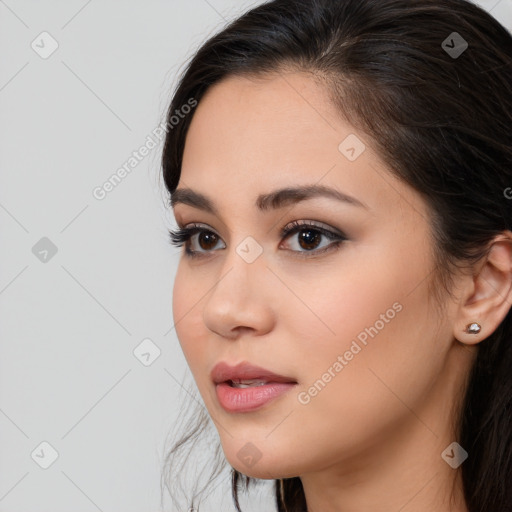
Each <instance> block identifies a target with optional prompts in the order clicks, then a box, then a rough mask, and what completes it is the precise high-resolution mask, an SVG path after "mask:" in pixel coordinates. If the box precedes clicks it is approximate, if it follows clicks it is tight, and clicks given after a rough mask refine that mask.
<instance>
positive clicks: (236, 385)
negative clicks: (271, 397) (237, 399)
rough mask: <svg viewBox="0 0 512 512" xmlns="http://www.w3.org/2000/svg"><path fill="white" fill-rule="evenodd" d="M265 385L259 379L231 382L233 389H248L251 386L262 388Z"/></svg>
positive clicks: (264, 382) (263, 381)
mask: <svg viewBox="0 0 512 512" xmlns="http://www.w3.org/2000/svg"><path fill="white" fill-rule="evenodd" d="M265 384H267V381H265V380H261V379H248V380H240V379H238V380H236V381H234V380H232V381H231V385H232V386H233V387H234V388H249V387H251V386H264V385H265Z"/></svg>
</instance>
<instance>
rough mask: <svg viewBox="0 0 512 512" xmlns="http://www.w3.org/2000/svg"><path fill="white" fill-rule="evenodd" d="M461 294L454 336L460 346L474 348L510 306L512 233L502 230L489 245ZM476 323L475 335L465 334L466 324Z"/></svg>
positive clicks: (495, 325) (511, 295) (487, 335)
mask: <svg viewBox="0 0 512 512" xmlns="http://www.w3.org/2000/svg"><path fill="white" fill-rule="evenodd" d="M482 260H483V261H480V262H479V263H478V264H477V266H476V268H475V272H474V273H473V275H471V276H468V277H467V278H466V279H467V286H466V287H465V289H464V292H463V294H462V295H461V297H460V298H461V301H460V305H459V310H458V313H457V317H456V321H455V324H454V333H453V334H454V336H455V338H456V339H457V340H459V341H460V342H461V343H464V344H467V345H474V344H476V343H479V342H480V341H482V340H484V339H485V338H487V337H489V336H490V335H491V334H492V333H493V332H494V331H495V330H496V329H497V327H498V326H499V325H500V323H501V322H502V321H503V319H504V318H505V316H506V315H507V313H508V311H509V309H510V307H511V305H512V232H511V231H508V230H507V231H504V232H503V233H501V234H499V235H497V236H496V237H495V238H494V240H493V241H492V242H491V244H490V249H489V251H488V254H487V256H486V257H484V258H483V259H482ZM474 322H477V323H478V324H480V326H481V330H480V331H479V332H478V333H476V334H475V333H468V332H467V331H466V327H467V326H468V324H472V323H474Z"/></svg>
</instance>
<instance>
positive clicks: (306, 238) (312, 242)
mask: <svg viewBox="0 0 512 512" xmlns="http://www.w3.org/2000/svg"><path fill="white" fill-rule="evenodd" d="M304 233H306V235H304ZM311 233H314V234H313V235H312V236H308V235H311ZM319 239H320V233H318V232H317V231H314V230H312V229H304V230H302V231H300V236H299V240H300V242H299V243H300V244H301V247H302V248H303V249H314V248H315V246H316V245H317V244H316V243H315V242H318V241H319ZM302 242H305V243H306V244H307V245H313V247H309V246H307V247H303V245H302Z"/></svg>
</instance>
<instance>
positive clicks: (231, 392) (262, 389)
mask: <svg viewBox="0 0 512 512" xmlns="http://www.w3.org/2000/svg"><path fill="white" fill-rule="evenodd" d="M294 386H296V384H295V383H292V382H270V383H268V384H264V385H263V386H252V387H248V388H234V387H231V386H230V385H229V384H228V383H227V382H221V383H220V384H217V385H216V386H215V388H216V391H217V398H218V399H219V402H220V405H221V406H222V407H223V408H224V409H225V410H226V411H228V412H248V411H254V410H255V409H259V408H260V407H263V406H264V405H265V404H267V403H268V402H270V401H271V400H274V399H275V398H277V397H279V396H281V395H283V394H284V393H286V392H287V391H289V390H290V389H291V388H293V387H294Z"/></svg>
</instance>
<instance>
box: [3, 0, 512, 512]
mask: <svg viewBox="0 0 512 512" xmlns="http://www.w3.org/2000/svg"><path fill="white" fill-rule="evenodd" d="M258 3H261V2H258V1H245V2H241V1H234V0H231V1H230V0H208V1H206V0H187V1H184V0H172V1H171V0H169V1H167V2H164V1H157V0H152V1H149V2H143V1H142V0H137V1H134V0H131V1H124V2H121V1H120V0H119V1H114V0H108V1H100V0H89V1H84V0H68V1H67V2H64V1H61V2H58V1H47V0H46V1H41V2H37V1H35V0H33V1H30V2H29V1H27V0H25V1H21V0H5V1H3V0H0V48H1V55H2V57H1V64H0V169H1V174H0V177H1V182H0V232H1V244H2V246H1V247H2V263H1V265H0V315H1V317H0V318H1V320H0V340H1V357H0V365H1V368H0V379H1V384H0V443H1V448H0V450H1V456H0V511H2V512H7V511H9V512H21V511H23V512H29V511H33V512H42V511H52V512H61V511H69V510H73V511H74V512H82V511H83V512H89V511H91V512H93V511H97V510H100V511H103V512H107V511H121V510H122V511H124V512H131V511H156V510H161V508H160V475H161V465H162V460H163V457H164V454H165V440H166V436H168V434H169V432H170V430H171V428H173V426H175V425H176V420H177V416H178V413H179V406H180V404H181V403H183V401H186V403H192V398H191V397H190V396H189V395H188V394H187V393H188V392H190V391H189V390H194V389H195V386H194V384H193V381H192V378H191V376H190V373H189V371H188V369H187V367H186V363H185V360H184V357H183V355H182V353H181V350H180V348H179V344H178V340H177V338H176V335H175V331H174V329H173V328H172V311H171V304H172V297H171V291H172V285H173V279H174V274H175V271H176V266H177V263H178V258H179V256H178V255H179V250H176V249H174V248H171V246H170V245H169V244H168V242H167V227H168V226H174V219H173V218H172V216H171V214H170V213H168V212H167V211H166V209H165V207H164V203H163V201H164V199H165V197H166V195H165V192H164V187H163V184H162V182H161V179H160V177H159V172H160V163H159V158H160V154H161V149H162V148H161V144H158V146H156V147H155V148H153V149H151V151H150V152H149V154H148V155H147V156H145V157H144V158H143V159H142V160H141V161H140V162H138V163H137V165H136V166H135V167H133V168H132V169H131V172H130V173H129V174H128V175H127V176H126V177H125V178H124V179H123V180H122V182H121V183H119V184H118V185H117V186H116V187H115V188H114V189H113V190H112V191H110V192H109V193H108V194H106V196H105V197H104V198H103V199H102V200H99V199H96V198H95V197H94V195H93V190H94V189H95V187H99V186H102V184H103V183H104V182H105V181H107V180H108V179H109V178H110V177H111V176H112V174H113V173H115V172H116V170H117V169H118V168H119V167H121V166H122V165H123V164H125V163H126V162H127V161H128V159H129V158H130V156H132V153H133V151H136V150H138V149H139V148H140V147H141V146H142V145H143V144H144V143H145V142H146V141H147V137H148V135H149V136H152V138H153V139H154V140H158V139H157V138H156V137H155V136H154V135H152V134H153V130H154V129H155V128H156V127H157V125H158V124H159V123H160V122H161V121H162V119H163V117H162V116H163V114H164V112H165V109H166V107H167V104H168V101H169V99H170V97H171V92H172V90H173V88H174V86H175V85H176V82H175V79H176V75H177V72H178V71H179V70H181V69H182V67H183V65H184V63H185V61H186V60H187V59H188V57H189V56H190V55H191V54H192V53H193V51H194V50H195V49H196V48H197V46H198V45H199V44H200V43H201V42H202V41H204V40H205V39H206V38H207V37H208V36H209V35H211V34H213V33H214V32H216V31H217V30H219V29H220V28H221V27H222V26H223V25H224V24H225V23H226V21H228V20H230V19H232V18H233V17H235V16H236V15H237V14H239V13H240V12H242V11H243V10H245V9H246V8H248V7H250V6H254V5H256V4H258ZM479 3H480V4H481V5H482V6H484V7H485V8H487V9H488V10H489V11H491V12H492V14H493V15H495V16H496V17H497V18H498V19H499V20H500V21H501V23H503V24H504V25H505V26H506V27H507V28H508V29H509V30H511V31H512V0H492V1H483V0H482V1H480V2H479ZM454 30H456V27H454ZM44 31H46V32H48V33H49V34H51V37H52V38H53V39H54V40H55V41H56V42H57V43H58V48H57V50H56V51H55V52H54V53H53V54H52V55H50V56H49V57H47V58H42V56H41V52H44V51H49V49H51V41H50V39H48V36H40V34H41V33H42V32H44ZM33 41H35V42H34V44H35V45H36V47H37V48H38V51H39V52H40V53H37V52H36V51H35V50H34V49H33V48H32V47H31V44H32V42H33ZM44 237H46V238H47V239H49V240H50V241H51V242H48V240H42V241H41V239H43V238H44ZM34 247H35V248H34ZM52 247H55V248H56V249H57V252H56V253H55V254H53V253H52ZM45 251H48V252H45ZM146 339H149V340H151V341H146V342H145V343H146V344H145V345H142V346H141V348H140V349H139V350H140V353H144V354H146V355H144V356H140V353H139V352H137V350H136V347H138V346H139V344H141V342H142V341H143V340H146ZM134 350H135V353H134ZM158 351H160V355H159V356H158V357H156V356H157V354H158ZM136 354H139V357H137V356H136ZM182 385H183V387H182ZM188 386H190V388H189V387H188ZM184 388H186V389H187V390H188V391H187V392H185V390H184ZM42 442H47V443H49V444H50V445H51V446H52V447H53V449H54V450H56V452H57V453H58V458H57V459H56V460H55V461H54V462H53V463H52V464H51V465H50V466H49V467H48V468H47V469H43V468H42V467H41V465H45V464H48V463H49V462H51V449H49V448H48V447H47V446H46V445H41V443H42ZM262 492H263V491H262ZM257 494H258V493H255V495H257ZM262 500H263V501H262V502H261V503H259V504H258V503H257V504H253V505H252V506H251V507H248V508H247V510H248V511H250V510H258V511H260V512H261V511H262V510H270V509H271V508H270V506H269V504H268V503H270V502H269V501H268V499H267V501H264V499H263V498H262ZM164 503H165V510H175V509H174V508H173V507H171V504H170V500H169V499H168V498H166V500H165V502H164ZM244 503H245V502H244ZM265 503H266V504H265ZM182 510H186V508H185V505H183V508H182ZM203 510H204V512H208V511H209V510H211V511H216V512H218V511H219V510H222V511H227V510H234V509H233V507H232V505H231V498H230V488H229V482H227V481H225V482H224V483H223V482H222V481H221V482H220V486H218V487H217V488H216V490H215V491H214V493H213V494H212V495H211V500H210V505H208V506H206V507H204V508H203V507H201V511H203Z"/></svg>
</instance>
